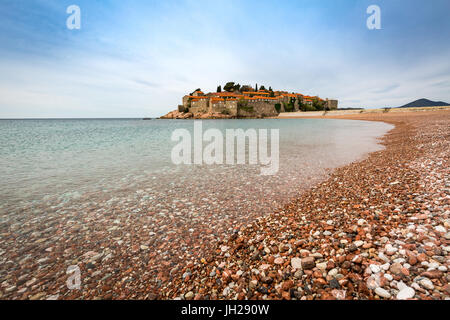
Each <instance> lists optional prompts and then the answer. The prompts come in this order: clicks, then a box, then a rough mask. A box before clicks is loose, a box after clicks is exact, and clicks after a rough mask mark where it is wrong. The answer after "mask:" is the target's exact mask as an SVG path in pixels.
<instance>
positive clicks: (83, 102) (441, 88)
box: [0, 0, 450, 118]
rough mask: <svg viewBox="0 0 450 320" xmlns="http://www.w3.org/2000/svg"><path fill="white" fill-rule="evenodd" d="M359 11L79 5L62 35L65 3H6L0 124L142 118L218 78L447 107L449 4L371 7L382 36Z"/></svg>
mask: <svg viewBox="0 0 450 320" xmlns="http://www.w3.org/2000/svg"><path fill="white" fill-rule="evenodd" d="M367 3H368V2H367ZM367 3H365V2H364V1H362V2H352V1H348V2H339V3H337V2H335V1H321V2H311V1H287V2H285V3H283V5H280V4H279V3H278V2H276V1H258V2H256V1H246V2H242V1H231V0H230V1H223V2H212V1H164V2H141V1H132V2H131V3H130V2H128V3H122V2H101V3H99V2H93V1H86V0H79V1H78V5H79V6H80V8H81V13H82V29H81V30H80V31H69V30H67V29H66V28H65V19H66V17H67V14H66V13H65V8H66V6H68V5H70V4H72V3H71V2H70V1H65V0H64V1H56V0H54V1H35V2H32V3H31V2H28V1H23V0H16V1H9V0H6V1H3V2H2V3H1V4H0V21H2V24H1V25H0V54H1V56H2V58H1V60H0V86H1V87H0V88H1V89H0V118H1V117H27V116H30V117H39V116H44V117H72V116H73V117H116V116H117V117H125V116H127V117H144V116H152V117H154V116H159V115H161V114H164V113H166V112H167V111H169V110H171V109H175V108H176V106H177V105H178V104H179V103H180V100H181V97H182V96H183V95H184V94H186V93H187V92H191V91H192V90H194V89H195V88H198V87H201V88H202V89H203V90H204V91H213V90H215V89H216V86H217V85H219V84H222V85H223V84H224V83H226V82H227V81H235V82H239V83H240V84H251V85H254V84H255V83H258V84H260V85H261V84H263V85H265V86H272V87H273V88H274V89H287V90H289V91H300V92H302V93H305V94H312V95H319V96H322V97H324V98H326V97H328V98H336V99H338V100H339V101H340V103H339V104H340V106H341V107H357V106H361V107H381V106H390V105H391V106H392V105H393V106H397V105H401V104H403V103H404V102H405V103H406V102H409V101H412V100H414V99H416V98H422V97H428V98H430V99H433V100H434V99H436V100H437V99H439V100H444V101H450V96H449V94H450V93H449V92H450V90H447V89H448V87H449V81H450V62H449V59H448V56H449V55H450V44H449V43H448V41H444V40H445V39H448V38H449V37H450V22H449V20H448V19H447V18H446V16H445V15H444V14H442V12H448V10H449V9H450V4H448V2H445V1H439V0H436V1H435V2H433V5H431V4H428V3H425V2H419V1H409V2H408V5H400V4H398V3H392V2H391V1H380V6H381V9H382V19H383V22H382V24H383V29H382V30H380V31H368V30H367V28H366V26H365V18H366V13H365V9H366V8H367V5H368V4H367ZM369 4H370V3H369Z"/></svg>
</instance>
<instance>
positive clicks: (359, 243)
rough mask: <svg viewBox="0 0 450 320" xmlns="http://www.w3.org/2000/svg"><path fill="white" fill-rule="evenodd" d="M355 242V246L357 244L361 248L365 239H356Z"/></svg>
mask: <svg viewBox="0 0 450 320" xmlns="http://www.w3.org/2000/svg"><path fill="white" fill-rule="evenodd" d="M354 244H355V246H357V247H358V248H359V247H362V246H363V245H364V241H361V240H358V241H355V242H354Z"/></svg>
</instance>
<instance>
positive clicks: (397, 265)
mask: <svg viewBox="0 0 450 320" xmlns="http://www.w3.org/2000/svg"><path fill="white" fill-rule="evenodd" d="M402 268H403V266H402V265H401V264H400V263H394V264H393V265H392V266H391V267H390V268H389V271H391V272H392V273H393V274H395V275H397V276H399V275H401V274H402Z"/></svg>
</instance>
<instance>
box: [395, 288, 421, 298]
mask: <svg viewBox="0 0 450 320" xmlns="http://www.w3.org/2000/svg"><path fill="white" fill-rule="evenodd" d="M415 294H416V291H415V290H414V289H413V288H411V287H405V288H403V289H402V290H400V291H399V293H398V294H397V300H407V299H411V298H414V296H415Z"/></svg>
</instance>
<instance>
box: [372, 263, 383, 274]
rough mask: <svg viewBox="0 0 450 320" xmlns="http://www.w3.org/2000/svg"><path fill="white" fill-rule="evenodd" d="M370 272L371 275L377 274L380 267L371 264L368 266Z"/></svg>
mask: <svg viewBox="0 0 450 320" xmlns="http://www.w3.org/2000/svg"><path fill="white" fill-rule="evenodd" d="M369 268H370V270H371V271H372V273H379V272H381V268H380V266H378V265H376V264H371V265H370V266H369Z"/></svg>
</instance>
